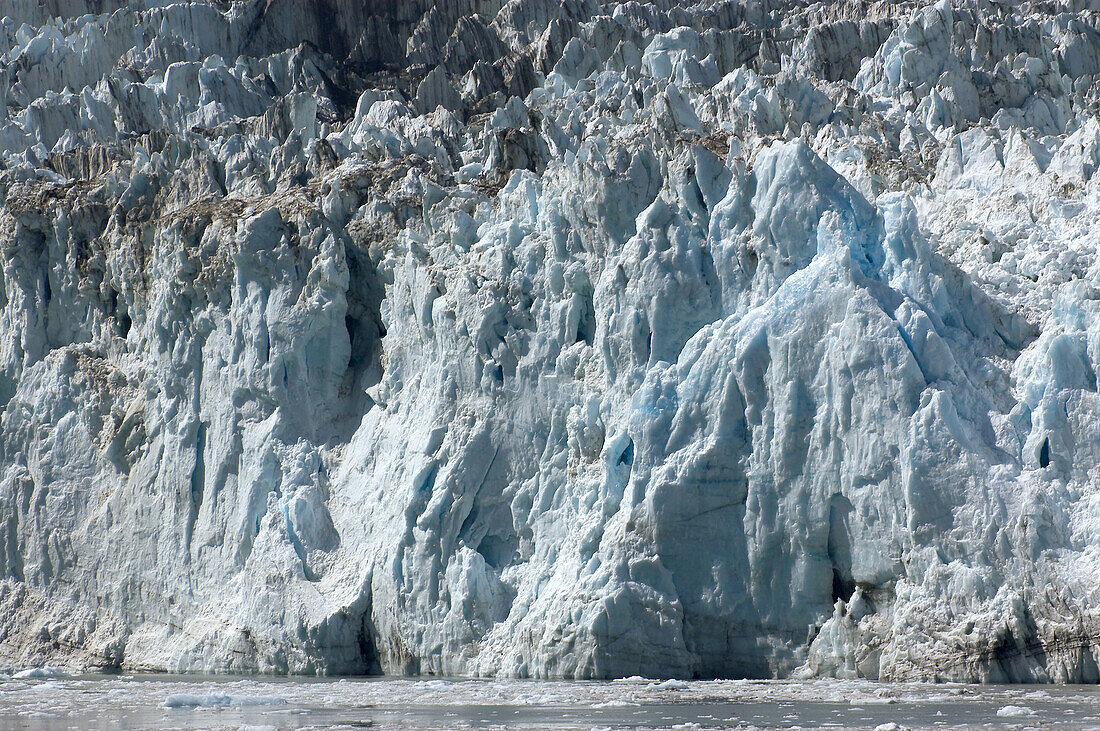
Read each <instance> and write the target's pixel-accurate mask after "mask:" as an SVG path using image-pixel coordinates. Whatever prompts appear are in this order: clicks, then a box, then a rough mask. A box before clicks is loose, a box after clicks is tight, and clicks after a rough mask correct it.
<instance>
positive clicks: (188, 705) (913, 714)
mask: <svg viewBox="0 0 1100 731" xmlns="http://www.w3.org/2000/svg"><path fill="white" fill-rule="evenodd" d="M895 724H896V726H895ZM799 727H802V728H859V729H875V728H879V729H880V731H888V730H892V729H895V728H923V729H958V728H976V727H978V728H981V727H984V728H1012V729H1024V728H1064V729H1085V728H1096V729H1100V689H1098V688H1096V687H1094V686H971V685H953V684H944V685H930V684H909V683H903V684H885V683H871V682H866V681H844V680H821V681H812V682H788V681H698V682H691V683H684V682H680V681H667V682H659V681H656V680H646V679H643V678H632V679H627V680H619V681H611V682H568V681H527V680H425V679H408V678H363V679H341V680H327V679H316V680H315V679H302V678H291V679H287V678H230V677H196V676H186V677H179V676H165V675H137V676H133V675H116V676H77V677H47V678H23V679H9V680H4V681H3V682H0V728H4V729H9V728H10V729H51V730H53V729H65V728H76V729H147V728H162V729H199V728H202V729H241V728H252V729H256V728H265V729H321V728H338V729H339V728H342V729H351V728H374V729H505V728H508V729H512V728H515V729H667V728H674V729H685V730H686V729H750V728H788V729H789V728H799Z"/></svg>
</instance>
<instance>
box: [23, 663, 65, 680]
mask: <svg viewBox="0 0 1100 731" xmlns="http://www.w3.org/2000/svg"><path fill="white" fill-rule="evenodd" d="M66 675H68V673H67V672H65V670H63V669H62V668H57V667H53V666H52V665H43V666H42V667H37V668H27V669H26V670H20V671H19V672H17V673H16V674H15V675H13V676H12V677H13V678H17V679H19V680H26V679H28V678H64V677H65V676H66Z"/></svg>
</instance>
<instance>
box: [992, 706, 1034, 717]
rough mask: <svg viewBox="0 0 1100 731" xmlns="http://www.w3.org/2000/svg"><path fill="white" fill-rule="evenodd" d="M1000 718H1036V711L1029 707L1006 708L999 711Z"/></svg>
mask: <svg viewBox="0 0 1100 731" xmlns="http://www.w3.org/2000/svg"><path fill="white" fill-rule="evenodd" d="M997 715H998V716H999V717H1000V718H1018V717H1022V716H1034V715H1035V711H1034V710H1033V709H1031V708H1029V707H1028V706H1012V705H1008V706H1004V707H1002V708H1000V709H998V711H997Z"/></svg>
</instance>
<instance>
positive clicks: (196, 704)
mask: <svg viewBox="0 0 1100 731" xmlns="http://www.w3.org/2000/svg"><path fill="white" fill-rule="evenodd" d="M285 704H286V699H285V698H281V697H279V696H267V695H226V694H222V693H207V694H201V695H196V694H192V693H173V694H172V695H170V696H168V697H167V698H165V699H164V707H165V708H224V707H227V706H282V705H285Z"/></svg>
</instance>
